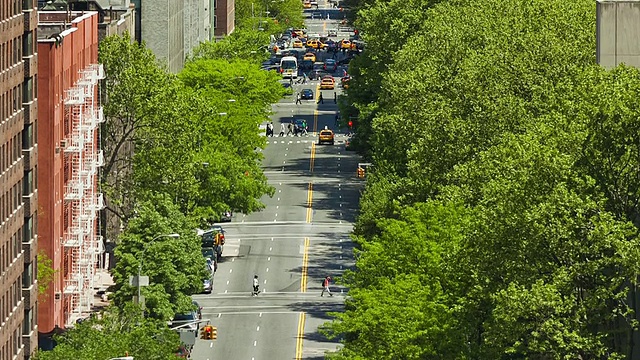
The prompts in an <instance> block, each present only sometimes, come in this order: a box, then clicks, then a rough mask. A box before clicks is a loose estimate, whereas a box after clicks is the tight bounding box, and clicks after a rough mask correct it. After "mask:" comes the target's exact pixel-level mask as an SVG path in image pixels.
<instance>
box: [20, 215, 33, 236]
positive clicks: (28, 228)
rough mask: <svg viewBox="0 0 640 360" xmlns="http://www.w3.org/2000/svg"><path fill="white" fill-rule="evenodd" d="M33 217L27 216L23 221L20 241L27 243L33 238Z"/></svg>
mask: <svg viewBox="0 0 640 360" xmlns="http://www.w3.org/2000/svg"><path fill="white" fill-rule="evenodd" d="M33 231H34V226H33V216H29V217H28V218H25V219H24V225H23V226H22V239H23V241H26V242H29V241H31V238H32V237H33Z"/></svg>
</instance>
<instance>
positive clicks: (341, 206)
mask: <svg viewBox="0 0 640 360" xmlns="http://www.w3.org/2000/svg"><path fill="white" fill-rule="evenodd" d="M340 207H342V204H340ZM276 216H278V214H276Z"/></svg>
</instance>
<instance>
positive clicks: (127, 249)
mask: <svg viewBox="0 0 640 360" xmlns="http://www.w3.org/2000/svg"><path fill="white" fill-rule="evenodd" d="M136 213H137V215H136V216H135V217H134V218H132V219H131V220H130V221H129V226H128V227H127V229H126V231H125V232H124V233H123V234H122V235H121V236H120V243H119V245H118V246H117V247H116V250H115V256H116V258H117V259H118V262H117V263H116V266H115V267H114V268H113V270H112V275H113V279H114V281H115V283H116V289H115V290H116V291H115V293H114V296H113V299H114V303H115V304H116V305H117V306H120V307H123V306H124V305H125V304H126V303H127V302H128V301H130V300H131V299H132V297H133V296H135V295H136V294H137V288H135V287H132V286H129V285H128V281H129V276H136V275H137V274H138V266H140V264H141V262H142V275H145V276H149V283H150V284H151V285H150V286H145V287H143V288H142V289H141V293H142V295H143V296H144V297H145V300H146V308H147V311H148V313H149V315H150V316H151V317H154V318H157V319H160V320H168V319H170V318H171V317H172V316H173V315H174V314H176V313H180V312H184V311H185V310H189V309H190V307H191V298H190V296H189V295H191V294H194V293H198V292H200V290H202V283H203V280H204V279H205V277H206V270H205V260H204V257H203V256H202V253H201V251H200V249H201V246H202V245H201V240H200V239H199V238H198V237H197V236H196V233H195V231H194V230H193V229H195V227H196V224H195V223H193V222H191V221H189V219H188V218H187V217H185V216H184V215H183V214H182V213H181V212H180V210H179V209H178V208H177V207H176V205H175V204H173V203H172V202H171V199H168V198H166V197H161V196H158V197H157V198H156V199H155V200H154V201H149V202H144V203H141V204H139V206H138V207H137V209H136ZM172 233H177V234H179V235H180V238H178V239H174V238H171V237H167V236H162V235H164V234H172ZM154 239H155V240H154Z"/></svg>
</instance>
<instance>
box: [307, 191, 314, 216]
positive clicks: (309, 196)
mask: <svg viewBox="0 0 640 360" xmlns="http://www.w3.org/2000/svg"><path fill="white" fill-rule="evenodd" d="M312 203H313V183H309V190H308V191H307V224H310V223H311V218H312V217H313V209H312V208H311V205H312Z"/></svg>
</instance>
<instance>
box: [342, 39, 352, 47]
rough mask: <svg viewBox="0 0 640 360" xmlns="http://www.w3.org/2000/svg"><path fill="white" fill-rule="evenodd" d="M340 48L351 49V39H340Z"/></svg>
mask: <svg viewBox="0 0 640 360" xmlns="http://www.w3.org/2000/svg"><path fill="white" fill-rule="evenodd" d="M340 48H341V49H351V41H349V40H347V39H343V40H342V41H340Z"/></svg>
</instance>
